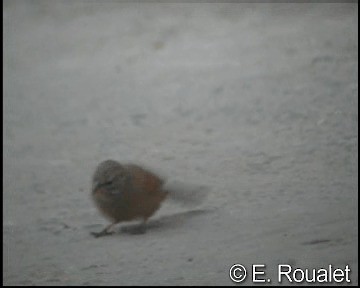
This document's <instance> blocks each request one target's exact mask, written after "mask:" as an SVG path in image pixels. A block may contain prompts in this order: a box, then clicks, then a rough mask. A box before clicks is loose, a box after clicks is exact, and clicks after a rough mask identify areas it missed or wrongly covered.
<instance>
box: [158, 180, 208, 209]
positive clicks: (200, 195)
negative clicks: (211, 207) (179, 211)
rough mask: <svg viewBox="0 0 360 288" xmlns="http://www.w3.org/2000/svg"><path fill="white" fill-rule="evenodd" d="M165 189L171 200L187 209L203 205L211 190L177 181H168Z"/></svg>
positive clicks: (203, 186)
mask: <svg viewBox="0 0 360 288" xmlns="http://www.w3.org/2000/svg"><path fill="white" fill-rule="evenodd" d="M163 189H164V190H165V191H167V192H168V195H167V197H168V199H169V200H173V201H174V202H177V203H180V204H181V205H183V206H186V207H194V206H198V205H200V204H202V203H203V202H204V201H205V199H206V198H207V196H208V194H209V188H208V187H207V186H205V185H199V184H190V183H183V182H180V181H176V180H172V181H166V182H165V184H164V186H163Z"/></svg>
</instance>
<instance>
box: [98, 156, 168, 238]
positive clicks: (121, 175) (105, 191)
mask: <svg viewBox="0 0 360 288" xmlns="http://www.w3.org/2000/svg"><path fill="white" fill-rule="evenodd" d="M163 184H164V180H163V179H162V178H160V177H159V176H158V175H156V174H155V173H153V172H151V171H149V170H148V169H146V168H143V167H141V166H139V165H136V164H121V163H119V162H118V161H115V160H105V161H103V162H101V163H100V164H99V165H98V166H97V168H96V170H95V173H94V174H93V177H92V193H91V194H92V198H93V200H94V202H95V204H96V206H97V208H98V209H99V210H100V212H101V213H102V214H103V215H104V216H105V217H106V218H108V219H109V220H110V221H111V224H110V225H108V226H106V227H105V229H103V230H102V231H100V232H91V234H92V235H93V236H95V237H101V236H105V235H109V234H112V233H113V231H111V229H112V228H113V226H114V225H116V224H117V223H119V222H123V221H131V220H135V219H141V220H142V223H141V224H140V225H139V229H138V230H137V232H136V233H139V234H140V233H144V232H145V230H146V229H145V227H146V222H147V220H148V219H149V218H150V217H151V216H152V215H153V214H154V213H155V212H156V211H157V210H158V209H159V207H160V206H161V203H162V202H163V200H164V199H165V198H166V197H167V195H168V193H169V192H168V191H166V190H165V189H163ZM135 231H136V230H135Z"/></svg>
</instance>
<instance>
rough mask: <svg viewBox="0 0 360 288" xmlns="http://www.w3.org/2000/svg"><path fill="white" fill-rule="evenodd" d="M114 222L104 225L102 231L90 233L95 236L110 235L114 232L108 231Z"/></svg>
mask: <svg viewBox="0 0 360 288" xmlns="http://www.w3.org/2000/svg"><path fill="white" fill-rule="evenodd" d="M115 224H116V223H111V224H110V225H108V226H106V227H105V228H104V229H103V230H102V231H100V232H91V235H93V236H94V237H95V238H98V237H102V236H107V235H111V234H113V233H114V231H110V229H111V228H112V227H113V226H114V225H115Z"/></svg>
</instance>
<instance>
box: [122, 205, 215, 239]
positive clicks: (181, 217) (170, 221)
mask: <svg viewBox="0 0 360 288" xmlns="http://www.w3.org/2000/svg"><path fill="white" fill-rule="evenodd" d="M212 210H213V209H210V208H206V209H194V210H190V211H185V212H178V213H175V214H171V215H163V216H159V217H158V218H156V219H151V220H149V221H148V222H147V223H146V228H145V229H144V227H143V226H142V224H130V225H124V226H122V227H120V229H119V230H120V231H117V232H120V233H125V234H130V235H136V234H144V233H145V232H146V231H154V230H162V231H163V230H166V229H169V228H170V229H173V228H175V227H179V226H182V225H185V223H186V222H187V221H188V220H189V218H192V217H196V216H200V215H204V214H206V213H210V212H212Z"/></svg>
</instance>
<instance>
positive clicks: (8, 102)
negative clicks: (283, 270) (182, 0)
mask: <svg viewBox="0 0 360 288" xmlns="http://www.w3.org/2000/svg"><path fill="white" fill-rule="evenodd" d="M3 35H4V36H3V41H4V43H3V49H4V52H3V63H4V64H3V83H4V90H3V105H4V106H3V112H4V114H3V115H4V117H3V138H4V139H3V168H4V172H3V190H4V192H3V200H4V202H3V203H4V204H3V209H4V212H3V213H4V214H3V216H4V219H3V240H4V243H3V251H4V256H3V257H4V258H3V264H4V265H3V275H4V284H5V285H59V284H60V285H67V284H72V285H88V284H91V285H160V284H170V285H171V284H172V285H199V284H202V285H229V284H232V282H231V280H230V279H229V276H228V275H229V274H228V271H229V268H230V267H231V265H233V264H234V263H242V264H243V265H245V266H248V265H251V264H253V263H263V264H266V265H267V267H268V271H267V274H268V276H269V277H275V275H276V274H275V269H276V265H277V264H279V263H286V264H289V265H293V266H294V267H295V266H296V267H302V268H311V267H318V268H319V267H327V266H328V265H329V264H332V265H334V266H336V267H339V268H344V265H347V264H348V265H350V268H351V269H352V274H351V279H352V281H353V283H357V281H358V280H357V279H358V278H357V277H358V276H357V267H358V256H357V255H358V246H357V242H358V228H357V226H358V221H357V219H358V205H357V201H358V192H357V191H358V168H357V167H358V80H357V79H358V4H357V3H328V4H324V3H323V4H315V3H307V4H305V3H292V4H274V3H245V4H244V3H242V4H234V3H210V4H206V3H201V4H199V3H198V4H196V3H188V4H175V3H171V4H165V3H162V4H156V3H121V2H114V1H38V0H34V1H19V0H11V1H10V0H7V1H4V3H3ZM108 158H111V159H116V160H119V161H122V162H135V163H140V164H145V165H147V166H148V167H152V168H153V169H154V170H155V171H158V172H159V173H160V174H162V175H164V177H167V178H170V179H174V178H176V179H179V180H182V181H184V182H189V183H196V184H201V185H207V187H209V198H208V199H207V202H206V203H204V207H205V208H202V210H199V211H203V213H198V214H196V215H194V214H191V213H187V211H186V209H185V210H181V211H182V212H181V213H182V214H177V213H180V212H179V211H178V210H176V208H173V207H171V206H166V205H165V206H164V207H163V208H162V209H161V210H160V211H159V213H158V214H157V215H156V216H155V217H154V220H153V221H155V222H156V221H157V222H156V223H158V225H155V226H156V229H155V228H154V229H152V230H151V229H149V231H148V233H147V234H145V235H141V236H131V235H124V234H121V233H119V234H118V235H115V236H114V237H105V238H100V239H94V238H91V236H90V235H89V232H90V231H92V230H94V229H95V230H98V229H99V227H102V225H105V223H106V220H104V219H103V218H102V217H101V216H100V215H99V214H98V212H97V211H96V209H95V207H94V205H93V203H92V202H91V199H90V197H89V195H90V190H89V189H90V179H91V176H92V173H93V171H94V169H95V166H96V165H97V164H98V163H99V162H100V161H102V160H105V159H108ZM169 215H170V216H169ZM171 215H173V216H172V217H171ZM176 215H178V217H177V216H176ZM179 215H180V216H181V217H180V216H179ZM274 279H275V278H274ZM246 281H247V282H245V283H246V284H251V281H250V279H247V280H246ZM274 282H275V284H276V281H273V283H274Z"/></svg>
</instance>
